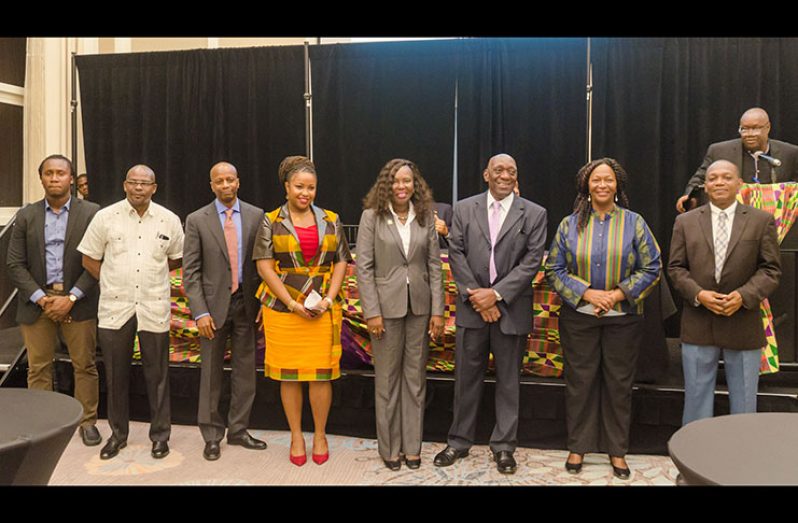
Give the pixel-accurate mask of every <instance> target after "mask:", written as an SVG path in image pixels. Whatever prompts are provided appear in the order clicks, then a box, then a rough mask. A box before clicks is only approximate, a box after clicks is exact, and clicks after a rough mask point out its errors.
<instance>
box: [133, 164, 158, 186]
mask: <svg viewBox="0 0 798 523" xmlns="http://www.w3.org/2000/svg"><path fill="white" fill-rule="evenodd" d="M133 175H135V177H136V178H139V177H141V176H146V177H147V178H149V179H150V181H152V182H155V171H153V170H152V169H150V168H149V167H148V166H146V165H144V164H139V165H134V166H133V167H131V168H130V169H128V171H127V176H126V178H127V179H128V180H129V179H130V177H131V176H133Z"/></svg>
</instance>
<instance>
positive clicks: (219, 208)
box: [213, 198, 241, 214]
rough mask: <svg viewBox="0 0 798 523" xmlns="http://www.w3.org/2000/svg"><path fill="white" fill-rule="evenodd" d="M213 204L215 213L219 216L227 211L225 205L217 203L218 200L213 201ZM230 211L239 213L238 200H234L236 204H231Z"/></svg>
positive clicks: (239, 205) (239, 204)
mask: <svg viewBox="0 0 798 523" xmlns="http://www.w3.org/2000/svg"><path fill="white" fill-rule="evenodd" d="M213 203H215V204H216V212H217V213H219V214H222V213H223V212H225V211H226V210H227V209H228V207H227V206H226V205H225V204H223V203H222V202H220V201H219V198H216V199H215V200H213ZM232 209H233V210H234V211H235V212H237V213H241V201H240V200H239V199H238V198H236V202H235V203H234V204H233V207H232Z"/></svg>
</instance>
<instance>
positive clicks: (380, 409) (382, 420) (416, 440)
mask: <svg viewBox="0 0 798 523" xmlns="http://www.w3.org/2000/svg"><path fill="white" fill-rule="evenodd" d="M383 325H384V327H385V334H384V335H383V337H382V339H381V340H378V339H376V338H372V340H371V343H372V348H373V354H374V374H375V377H374V395H375V410H376V417H377V444H378V448H379V453H380V456H381V457H382V458H383V459H394V458H397V457H398V456H399V453H404V454H405V455H410V456H418V455H420V454H421V437H422V434H423V432H424V401H425V396H426V391H427V370H426V368H427V367H426V366H427V356H428V354H429V335H428V333H427V330H428V328H429V316H428V315H424V316H415V315H413V314H408V315H407V316H405V317H404V318H397V319H383Z"/></svg>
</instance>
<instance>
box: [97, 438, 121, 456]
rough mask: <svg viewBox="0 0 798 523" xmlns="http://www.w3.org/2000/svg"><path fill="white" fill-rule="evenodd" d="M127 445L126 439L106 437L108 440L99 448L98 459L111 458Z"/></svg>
mask: <svg viewBox="0 0 798 523" xmlns="http://www.w3.org/2000/svg"><path fill="white" fill-rule="evenodd" d="M125 447H127V441H119V440H118V439H116V438H115V437H113V436H111V437H110V438H108V442H107V443H106V444H105V446H104V447H103V448H102V450H100V459H111V458H113V457H114V456H116V455H117V454H119V451H120V450H121V449H123V448H125Z"/></svg>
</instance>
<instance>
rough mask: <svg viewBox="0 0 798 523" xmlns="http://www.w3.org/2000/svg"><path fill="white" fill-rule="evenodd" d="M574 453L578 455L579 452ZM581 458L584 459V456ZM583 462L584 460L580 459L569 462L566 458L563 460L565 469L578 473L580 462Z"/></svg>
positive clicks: (580, 468)
mask: <svg viewBox="0 0 798 523" xmlns="http://www.w3.org/2000/svg"><path fill="white" fill-rule="evenodd" d="M571 454H574V453H573V452H572V453H571ZM575 455H577V456H578V455H579V454H575ZM568 457H569V458H570V457H571V456H570V455H569V456H568ZM582 459H583V460H584V456H583V457H582ZM583 462H584V461H580V462H579V463H571V462H569V461H568V460H566V461H565V470H567V471H568V472H569V473H570V474H579V473H580V472H582V463H583Z"/></svg>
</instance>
